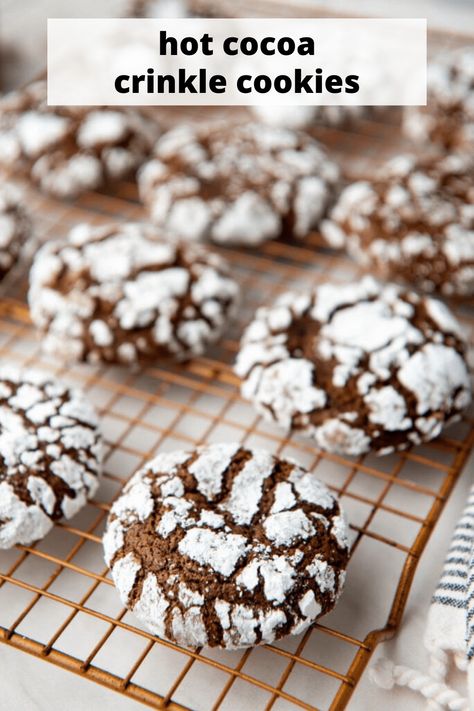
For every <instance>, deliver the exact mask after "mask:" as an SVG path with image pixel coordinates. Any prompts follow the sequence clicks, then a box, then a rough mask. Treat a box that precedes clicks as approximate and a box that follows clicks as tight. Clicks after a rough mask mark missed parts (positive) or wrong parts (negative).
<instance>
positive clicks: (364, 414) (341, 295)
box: [235, 277, 471, 456]
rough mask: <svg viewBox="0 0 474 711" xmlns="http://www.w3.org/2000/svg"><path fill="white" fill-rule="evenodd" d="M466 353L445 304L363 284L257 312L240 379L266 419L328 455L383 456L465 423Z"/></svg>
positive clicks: (241, 357)
mask: <svg viewBox="0 0 474 711" xmlns="http://www.w3.org/2000/svg"><path fill="white" fill-rule="evenodd" d="M465 350H466V344H465V341H464V335H463V332H462V329H461V327H460V325H459V324H458V323H457V321H456V319H455V318H454V316H453V315H452V314H451V312H450V311H449V309H448V308H447V307H446V306H445V305H444V304H442V303H441V302H438V301H435V300H434V299H431V298H428V297H425V298H422V297H419V296H417V295H416V294H415V293H413V292H410V291H405V290H403V289H401V288H399V287H397V286H395V285H393V284H392V285H386V286H382V285H380V284H378V283H377V282H376V281H374V279H372V278H371V277H366V278H365V279H363V280H362V281H361V282H358V283H355V284H349V285H332V284H324V285H322V286H320V287H318V288H316V289H314V290H313V291H311V292H308V293H306V294H302V295H298V294H292V293H289V294H284V295H282V296H281V297H280V298H279V299H277V301H276V302H275V304H274V305H272V306H269V307H263V308H260V309H258V311H257V313H256V315H255V318H254V320H253V322H252V323H251V324H250V325H249V326H248V328H247V331H246V332H245V333H244V336H243V338H242V343H241V347H240V351H239V353H238V356H237V361H236V365H235V371H236V373H237V374H238V375H239V376H240V377H241V378H242V390H241V391H242V396H243V397H244V398H246V399H248V400H251V401H252V402H253V403H254V404H255V406H256V408H257V410H258V411H259V412H260V413H261V414H262V415H263V416H264V417H265V418H266V419H267V420H270V421H274V422H276V423H278V424H279V425H281V426H283V427H285V428H286V429H289V430H295V431H298V432H301V433H303V434H305V435H307V436H309V437H312V438H314V440H315V441H316V443H317V444H318V446H319V447H321V448H322V449H326V450H328V451H331V452H338V453H342V454H347V455H354V456H357V455H361V454H364V453H365V452H368V451H369V450H374V451H375V452H376V453H379V454H387V453H389V452H392V451H394V450H399V449H405V448H406V447H408V446H410V445H412V444H420V443H421V442H423V441H427V440H429V439H432V438H433V437H436V436H438V434H439V433H440V431H441V429H442V427H443V425H444V424H446V423H449V422H452V421H453V420H456V419H459V417H460V414H461V412H462V411H463V410H464V409H465V407H466V406H467V405H468V403H469V401H470V397H471V388H470V381H469V374H468V368H467V365H466V361H465Z"/></svg>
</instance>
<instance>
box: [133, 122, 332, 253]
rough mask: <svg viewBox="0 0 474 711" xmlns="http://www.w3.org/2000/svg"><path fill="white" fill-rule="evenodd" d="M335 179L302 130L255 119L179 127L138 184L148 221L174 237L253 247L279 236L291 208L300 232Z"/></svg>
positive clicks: (324, 202)
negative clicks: (251, 120)
mask: <svg viewBox="0 0 474 711" xmlns="http://www.w3.org/2000/svg"><path fill="white" fill-rule="evenodd" d="M175 165H178V166H179V167H178V168H176V167H175ZM338 179H339V171H338V168H337V166H336V164H335V163H334V162H332V161H331V160H330V159H329V158H328V156H327V154H326V153H325V151H324V149H323V148H322V147H321V146H320V145H319V144H318V143H317V142H316V141H315V140H314V139H312V138H310V137H309V136H307V135H305V134H302V133H297V132H295V131H292V130H290V129H282V128H274V127H269V126H264V125H260V124H257V123H245V124H239V125H234V126H230V127H229V126H228V125H224V124H213V125H212V126H204V127H203V126H196V127H191V126H189V125H184V126H179V127H177V128H175V129H173V130H171V131H170V132H168V133H167V134H165V135H163V136H162V137H161V138H160V139H159V141H158V142H157V144H156V146H155V151H154V157H153V158H152V160H151V161H150V162H149V163H147V164H146V165H145V166H143V168H142V169H141V171H140V173H139V189H140V195H141V198H142V200H143V202H144V203H145V205H146V206H147V207H148V209H149V211H150V215H151V218H152V220H154V221H155V222H156V223H157V224H158V225H160V226H161V227H165V228H166V230H167V231H168V232H171V233H173V234H175V235H176V236H177V237H178V238H181V239H187V240H201V239H211V240H213V241H215V242H217V243H220V244H243V245H249V246H256V245H258V244H261V243H262V242H264V241H266V240H268V239H272V238H275V237H278V236H279V235H280V234H281V232H282V229H283V222H284V221H285V219H286V218H287V217H288V216H289V215H290V214H291V216H292V232H293V234H294V236H295V237H298V238H303V237H305V236H306V235H307V233H308V232H309V231H310V230H311V229H313V228H315V227H317V225H318V223H319V221H320V220H321V218H322V217H323V215H324V214H325V212H326V210H327V208H328V206H329V204H330V202H331V201H332V197H333V193H334V190H335V186H336V184H337V182H338Z"/></svg>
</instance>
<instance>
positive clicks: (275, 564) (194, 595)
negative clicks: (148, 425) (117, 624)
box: [104, 444, 349, 649]
mask: <svg viewBox="0 0 474 711" xmlns="http://www.w3.org/2000/svg"><path fill="white" fill-rule="evenodd" d="M104 551H105V559H106V562H107V564H108V565H109V566H110V568H111V571H112V577H113V580H114V582H115V585H116V587H117V589H118V591H119V593H120V597H121V599H122V601H123V603H124V604H125V605H126V606H127V607H128V608H129V609H130V610H132V611H133V612H134V613H135V614H136V615H137V617H138V618H139V619H140V620H141V621H142V622H143V623H144V624H146V625H147V626H148V627H149V628H150V630H151V631H152V632H153V633H154V634H157V635H158V636H159V637H162V638H165V639H168V640H172V641H174V642H176V643H178V644H181V645H183V646H185V647H198V646H201V645H205V646H209V647H224V648H226V649H236V648H238V647H248V646H252V645H255V644H263V643H268V642H272V641H273V640H275V639H279V638H280V637H283V636H284V635H287V634H297V633H299V632H302V631H303V630H304V629H306V628H307V627H308V626H309V625H311V624H312V623H313V622H314V621H315V620H316V619H317V618H318V617H319V616H320V615H323V614H325V613H326V612H329V610H331V609H332V607H333V606H334V605H335V603H336V601H337V598H338V596H339V594H340V592H341V589H342V586H343V583H344V575H345V567H346V564H347V560H348V555H349V551H348V528H347V524H346V521H345V518H344V515H343V514H342V513H341V510H340V507H339V504H338V502H337V500H336V499H335V497H334V496H333V495H332V494H331V493H330V492H329V490H328V489H327V488H326V487H325V486H324V484H322V483H321V482H320V481H318V479H317V478H316V477H315V476H314V474H311V473H309V472H307V471H305V470H304V469H302V468H301V467H299V466H298V465H297V464H296V463H294V462H291V461H286V460H282V459H278V458H277V457H274V456H272V455H271V454H269V453H268V452H266V451H264V450H252V449H248V448H246V447H241V446H240V445H239V444H216V445H211V446H208V447H202V448H199V449H197V450H194V451H192V452H181V451H180V452H173V453H171V454H168V453H167V454H160V455H158V456H157V457H156V458H155V459H153V460H152V461H151V462H149V463H148V464H147V465H145V466H144V467H143V469H140V470H139V471H138V472H137V473H136V474H135V475H134V477H133V478H132V479H131V480H130V482H129V483H128V484H127V485H126V486H125V488H124V491H123V493H122V495H121V496H120V497H119V499H118V500H117V501H116V502H115V504H114V505H113V507H112V510H111V513H110V516H109V520H108V526H107V530H106V533H105V535H104Z"/></svg>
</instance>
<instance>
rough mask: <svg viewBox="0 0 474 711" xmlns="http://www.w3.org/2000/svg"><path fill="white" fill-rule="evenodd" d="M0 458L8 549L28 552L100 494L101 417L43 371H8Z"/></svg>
mask: <svg viewBox="0 0 474 711" xmlns="http://www.w3.org/2000/svg"><path fill="white" fill-rule="evenodd" d="M53 443H54V444H53ZM0 457H1V459H2V462H3V471H2V473H1V474H0V548H10V547H11V546H13V545H15V544H16V543H22V544H25V545H27V544H30V543H32V542H33V541H36V540H39V539H40V538H42V537H43V536H44V535H46V533H47V532H48V531H49V530H50V529H51V528H52V526H53V522H54V520H56V519H58V518H60V517H61V516H65V517H66V518H70V517H71V516H73V515H74V514H75V513H76V512H77V511H78V510H79V509H80V508H81V507H82V506H84V504H85V503H86V501H87V500H88V499H89V498H90V497H92V496H93V495H94V493H95V492H96V490H97V487H98V484H99V474H100V462H101V438H100V434H99V431H98V420H97V415H96V414H95V412H94V410H93V408H92V406H91V405H90V404H89V402H88V401H87V400H86V399H85V396H84V395H83V394H82V393H81V392H80V391H78V390H71V389H68V388H66V387H65V386H64V385H62V384H61V383H59V382H57V381H55V380H53V379H51V378H49V377H47V376H46V375H44V374H42V373H40V372H39V371H29V370H25V371H21V370H19V369H17V368H14V367H10V366H3V367H1V368H0ZM65 485H66V487H65ZM65 489H66V490H65Z"/></svg>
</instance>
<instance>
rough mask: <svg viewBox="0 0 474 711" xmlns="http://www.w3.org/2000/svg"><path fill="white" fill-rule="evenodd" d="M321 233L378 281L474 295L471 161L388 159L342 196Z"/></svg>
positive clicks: (465, 158)
mask: <svg viewBox="0 0 474 711" xmlns="http://www.w3.org/2000/svg"><path fill="white" fill-rule="evenodd" d="M322 233H323V235H324V237H325V239H326V241H327V242H328V243H329V244H330V245H332V246H333V247H345V248H346V249H347V250H348V252H349V253H350V254H351V255H352V256H353V257H354V258H355V259H356V260H357V261H358V262H359V263H361V264H362V265H363V266H365V267H366V268H370V269H371V270H375V271H377V272H378V273H379V274H381V275H382V276H383V277H385V278H389V279H391V278H393V279H395V280H398V279H401V280H403V281H406V282H408V283H411V284H413V285H416V286H417V287H419V288H421V289H423V290H425V291H438V292H440V293H443V294H446V295H449V296H451V295H458V296H463V295H464V296H468V295H471V294H473V293H474V156H473V155H468V154H465V155H461V154H459V153H458V154H448V155H447V156H443V157H430V158H422V159H417V158H415V157H414V156H399V157H398V158H395V159H393V160H391V161H390V162H389V163H387V164H386V165H384V166H383V167H382V168H380V169H379V171H378V173H377V175H376V177H375V178H374V179H373V180H371V181H368V180H361V181H358V182H355V183H353V184H352V185H349V186H348V187H347V188H345V190H343V191H342V193H341V195H340V196H339V200H338V202H337V203H336V205H335V207H334V208H333V210H332V212H331V214H330V217H329V219H328V220H325V221H324V223H323V224H322Z"/></svg>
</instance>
